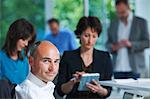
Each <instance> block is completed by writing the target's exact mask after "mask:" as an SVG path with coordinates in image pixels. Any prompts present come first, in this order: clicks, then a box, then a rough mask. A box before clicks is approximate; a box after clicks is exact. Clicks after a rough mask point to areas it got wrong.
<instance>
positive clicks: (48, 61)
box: [29, 41, 60, 82]
mask: <svg viewBox="0 0 150 99" xmlns="http://www.w3.org/2000/svg"><path fill="white" fill-rule="evenodd" d="M35 45H36V44H35ZM31 57H32V58H31ZM31 57H30V58H29V63H30V65H31V72H32V73H33V74H34V75H35V76H37V77H38V78H39V79H41V80H43V81H44V82H48V81H52V80H53V79H54V78H55V76H56V74H57V72H58V67H59V61H60V56H59V51H58V49H57V48H56V47H55V46H54V45H53V44H52V43H50V42H49V41H42V42H39V43H38V44H37V46H33V50H31Z"/></svg>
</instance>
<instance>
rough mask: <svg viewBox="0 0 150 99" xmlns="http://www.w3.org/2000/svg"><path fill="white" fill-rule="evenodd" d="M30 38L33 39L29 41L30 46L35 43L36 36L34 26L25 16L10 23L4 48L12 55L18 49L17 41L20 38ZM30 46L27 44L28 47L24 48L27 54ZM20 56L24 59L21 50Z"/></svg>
mask: <svg viewBox="0 0 150 99" xmlns="http://www.w3.org/2000/svg"><path fill="white" fill-rule="evenodd" d="M29 38H31V40H30V41H29V42H28V46H30V45H31V44H32V43H34V41H35V38H36V35H35V31H34V27H33V26H32V24H31V23H30V22H28V21H27V20H25V19H23V18H21V19H18V20H16V21H14V22H13V23H12V24H11V25H10V27H9V29H8V32H7V36H6V40H5V43H4V45H3V47H2V50H4V51H5V52H6V54H7V55H8V56H9V57H10V56H11V55H12V54H13V51H15V50H16V47H17V46H16V45H17V41H18V40H19V39H23V40H26V39H29ZM28 46H26V48H25V49H24V55H25V56H26V55H27V52H28ZM18 58H19V59H21V60H22V59H23V55H22V53H21V52H18Z"/></svg>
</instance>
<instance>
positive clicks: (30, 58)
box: [29, 56, 34, 67]
mask: <svg viewBox="0 0 150 99" xmlns="http://www.w3.org/2000/svg"><path fill="white" fill-rule="evenodd" d="M33 60H34V59H33V57H32V56H29V64H30V66H31V67H32V66H33V65H34V61H33Z"/></svg>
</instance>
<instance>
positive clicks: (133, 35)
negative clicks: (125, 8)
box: [107, 16, 149, 73]
mask: <svg viewBox="0 0 150 99" xmlns="http://www.w3.org/2000/svg"><path fill="white" fill-rule="evenodd" d="M118 27H119V19H118V18H117V19H115V20H113V21H112V22H111V24H110V27H109V28H108V42H107V47H108V49H109V51H110V52H112V49H111V44H116V43H117V42H118ZM129 41H130V42H131V43H132V47H131V48H128V55H129V62H130V66H131V68H132V70H133V72H135V73H139V72H140V70H141V69H144V68H145V60H144V49H145V48H148V47H149V32H148V26H147V22H146V20H144V19H142V18H139V17H136V16H133V21H132V24H131V30H130V35H129ZM112 54H113V66H115V64H116V57H117V52H112Z"/></svg>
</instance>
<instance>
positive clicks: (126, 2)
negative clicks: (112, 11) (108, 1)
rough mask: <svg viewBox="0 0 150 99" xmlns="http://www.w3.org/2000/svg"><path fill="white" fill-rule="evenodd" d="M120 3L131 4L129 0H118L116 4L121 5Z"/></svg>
mask: <svg viewBox="0 0 150 99" xmlns="http://www.w3.org/2000/svg"><path fill="white" fill-rule="evenodd" d="M120 3H124V4H125V5H129V2H128V0H116V1H115V5H119V4H120Z"/></svg>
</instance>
